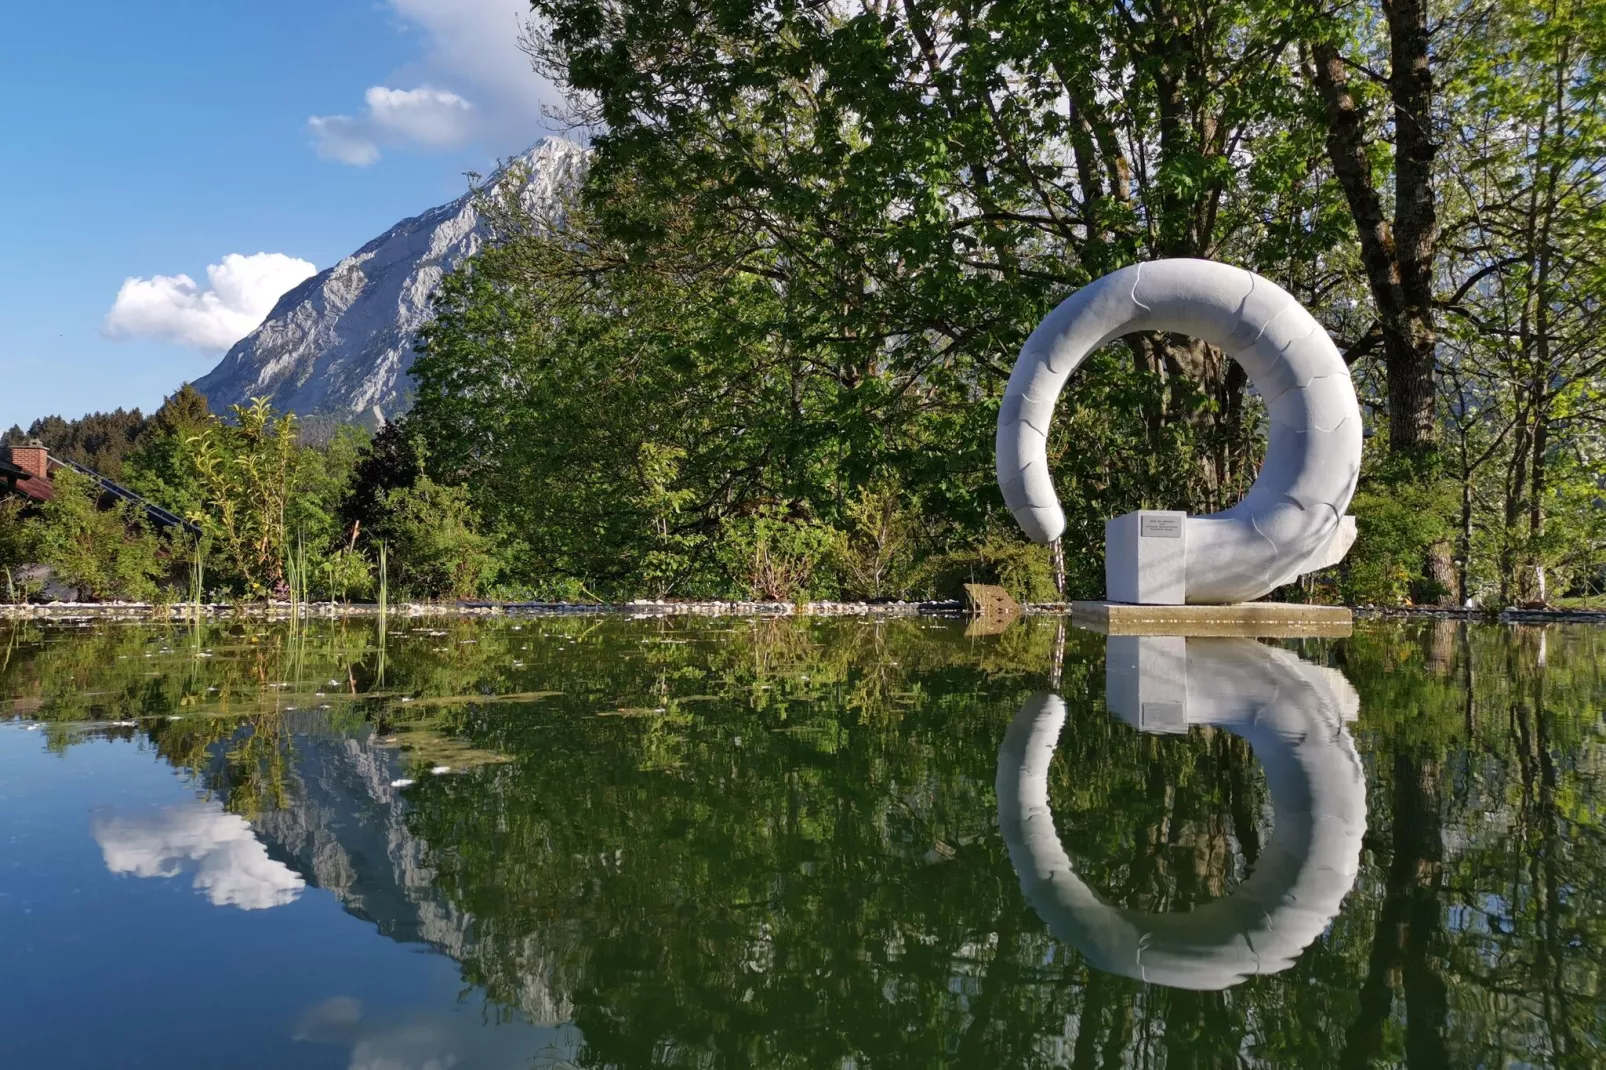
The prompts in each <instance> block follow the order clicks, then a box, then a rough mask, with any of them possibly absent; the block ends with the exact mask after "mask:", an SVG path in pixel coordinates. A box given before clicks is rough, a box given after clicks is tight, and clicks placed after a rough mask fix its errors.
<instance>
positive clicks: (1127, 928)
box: [996, 636, 1366, 990]
mask: <svg viewBox="0 0 1606 1070" xmlns="http://www.w3.org/2000/svg"><path fill="white" fill-rule="evenodd" d="M1109 644H1110V645H1109V657H1108V661H1107V668H1106V675H1107V680H1108V687H1107V692H1108V704H1109V706H1110V709H1111V710H1112V711H1114V712H1116V713H1117V714H1118V715H1119V716H1121V718H1122V719H1123V720H1126V721H1128V722H1130V723H1133V724H1135V725H1137V726H1138V727H1140V728H1141V730H1143V731H1146V732H1182V731H1186V730H1187V728H1188V726H1190V725H1207V724H1208V725H1217V726H1219V727H1221V728H1225V729H1226V730H1227V731H1229V732H1231V733H1233V734H1234V735H1237V736H1241V737H1242V738H1243V739H1245V740H1247V741H1248V742H1249V745H1250V746H1251V747H1252V748H1253V749H1254V753H1255V758H1256V759H1257V760H1258V761H1259V762H1260V764H1261V767H1262V768H1263V769H1264V770H1265V772H1266V783H1267V786H1268V787H1269V788H1270V791H1271V804H1272V810H1273V813H1274V815H1275V816H1274V820H1273V828H1272V834H1271V839H1270V840H1269V841H1267V843H1266V844H1265V846H1264V847H1263V848H1262V850H1261V854H1260V857H1259V858H1258V859H1257V860H1256V861H1255V863H1254V866H1253V868H1252V870H1251V872H1250V875H1249V877H1248V878H1247V879H1246V880H1244V881H1243V883H1241V884H1239V885H1238V887H1237V888H1235V889H1233V891H1232V892H1231V894H1229V895H1227V896H1226V897H1225V898H1222V899H1218V900H1215V901H1214V902H1211V903H1207V904H1205V905H1204V906H1202V907H1199V908H1198V909H1196V910H1191V911H1186V912H1178V913H1172V914H1145V913H1143V912H1141V911H1133V910H1125V909H1122V908H1120V907H1115V906H1112V905H1110V904H1108V903H1105V902H1104V901H1103V900H1101V899H1100V898H1099V897H1098V895H1097V894H1096V893H1095V892H1094V891H1093V890H1092V889H1091V888H1089V887H1088V886H1087V885H1086V884H1085V883H1083V882H1082V880H1081V879H1080V878H1079V877H1078V876H1077V875H1076V871H1075V868H1074V865H1073V863H1072V861H1071V858H1070V856H1069V855H1068V854H1066V851H1065V848H1064V846H1063V845H1062V844H1061V843H1060V838H1059V832H1058V830H1057V829H1056V828H1055V826H1054V817H1053V814H1052V813H1051V812H1050V810H1049V799H1048V769H1049V762H1050V761H1051V760H1052V759H1053V757H1054V747H1055V744H1056V743H1057V742H1058V740H1059V735H1060V730H1061V728H1062V727H1063V726H1064V724H1065V703H1064V701H1063V700H1062V699H1061V698H1060V697H1059V696H1058V695H1055V694H1052V693H1049V692H1039V693H1037V694H1035V695H1032V696H1031V697H1030V698H1028V699H1027V700H1026V703H1025V705H1023V706H1022V707H1021V711H1020V713H1019V714H1018V715H1017V716H1016V718H1015V721H1014V723H1013V724H1011V725H1010V727H1009V730H1008V732H1007V733H1006V734H1005V736H1004V743H1003V745H1002V746H1001V747H1000V748H999V751H998V777H997V782H996V786H997V790H998V825H999V830H1000V832H1001V833H1002V835H1003V838H1004V844H1005V846H1006V847H1007V848H1008V850H1009V858H1010V861H1011V863H1012V864H1013V865H1014V867H1015V873H1016V875H1017V876H1018V877H1019V878H1020V884H1021V890H1022V891H1023V892H1025V893H1026V897H1027V899H1028V900H1029V901H1030V902H1031V904H1032V907H1033V908H1034V909H1035V910H1036V911H1037V913H1038V915H1039V916H1040V917H1042V919H1043V920H1044V921H1045V922H1047V924H1048V927H1049V930H1050V931H1051V932H1052V933H1053V934H1054V936H1055V937H1056V938H1058V939H1060V940H1063V941H1065V942H1066V943H1068V944H1072V945H1074V946H1075V947H1076V948H1077V949H1078V950H1080V951H1081V952H1082V954H1083V955H1084V956H1086V958H1087V960H1088V961H1089V963H1091V964H1092V965H1094V966H1096V967H1098V968H1099V969H1101V970H1105V971H1107V972H1110V973H1116V974H1120V975H1122V976H1125V977H1132V978H1136V979H1138V980H1141V981H1148V982H1152V983H1155V984H1163V985H1169V986H1171V987H1173V988H1191V989H1199V990H1217V989H1223V988H1227V987H1230V986H1232V985H1235V984H1237V983H1239V982H1240V981H1243V980H1245V979H1246V978H1248V977H1251V976H1253V975H1256V974H1271V973H1277V972H1279V971H1281V970H1285V969H1287V968H1288V967H1289V966H1291V965H1293V963H1294V960H1295V959H1297V958H1298V957H1299V955H1300V953H1301V952H1302V951H1304V949H1305V948H1306V947H1307V946H1309V945H1310V943H1311V941H1313V940H1315V939H1316V938H1317V937H1318V936H1320V935H1321V933H1322V932H1323V930H1325V929H1326V928H1327V925H1328V923H1329V922H1330V921H1332V919H1333V918H1334V917H1335V916H1336V915H1337V914H1338V909H1339V905H1340V904H1341V903H1342V902H1343V899H1344V896H1345V895H1347V894H1348V893H1349V890H1350V888H1351V887H1353V886H1354V884H1355V877H1356V873H1357V871H1358V868H1359V864H1360V853H1361V837H1362V836H1363V835H1364V834H1365V832H1366V784H1365V780H1364V779H1363V773H1362V769H1361V762H1360V758H1359V756H1358V755H1357V754H1356V753H1355V745H1354V742H1353V741H1352V740H1351V739H1350V735H1349V730H1348V729H1347V728H1346V727H1345V722H1347V721H1351V720H1354V718H1355V715H1356V712H1357V711H1358V709H1359V705H1360V702H1359V699H1358V698H1357V697H1356V695H1355V692H1354V690H1353V689H1352V688H1351V687H1350V685H1349V682H1348V681H1347V680H1345V679H1344V678H1343V676H1342V675H1341V674H1339V673H1338V672H1337V671H1336V670H1333V669H1328V668H1325V667H1323V666H1319V665H1312V664H1310V663H1308V662H1304V661H1301V660H1300V659H1299V658H1298V657H1297V656H1296V655H1295V654H1293V652H1291V651H1288V650H1282V649H1279V648H1276V647H1269V646H1264V645H1262V644H1260V643H1257V642H1255V641H1254V640H1252V639H1198V638H1193V639H1183V638H1182V637H1180V636H1141V637H1140V636H1111V637H1110V640H1109Z"/></svg>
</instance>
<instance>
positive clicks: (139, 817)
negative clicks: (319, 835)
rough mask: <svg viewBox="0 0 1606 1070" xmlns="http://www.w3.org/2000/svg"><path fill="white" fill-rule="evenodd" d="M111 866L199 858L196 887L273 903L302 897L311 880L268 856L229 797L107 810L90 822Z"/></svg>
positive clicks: (221, 896) (146, 873)
mask: <svg viewBox="0 0 1606 1070" xmlns="http://www.w3.org/2000/svg"><path fill="white" fill-rule="evenodd" d="M90 831H91V832H92V833H93V834H94V837H95V842H96V843H98V844H99V845H100V850H101V854H102V856H103V857H104V858H105V860H106V868H107V869H109V870H110V871H111V872H113V873H132V874H133V875H134V876H136V877H177V876H179V875H180V874H181V873H183V872H185V871H186V870H187V869H189V868H190V866H191V865H192V864H193V867H194V871H195V882H194V884H195V888H196V889H197V890H198V891H201V892H204V893H205V894H206V897H207V899H209V900H211V902H212V903H213V905H215V906H234V907H239V908H240V909H241V910H266V909H268V908H270V907H278V906H284V905H285V904H286V903H291V902H294V901H295V899H296V897H297V896H299V895H300V894H301V890H302V889H303V888H305V887H306V881H304V880H302V878H301V877H300V876H299V875H297V874H296V873H295V872H294V871H293V870H291V869H290V867H288V866H286V865H285V864H284V863H283V862H278V861H275V860H274V859H272V858H269V857H268V851H267V848H265V847H264V846H263V845H262V843H261V842H260V841H258V840H257V838H256V836H255V835H253V833H252V831H251V825H250V822H248V821H246V820H245V819H244V818H242V817H240V816H239V815H237V814H231V813H228V812H226V811H225V810H224V809H223V807H222V805H221V804H219V803H217V802H213V801H209V800H200V799H194V800H190V801H189V802H186V803H181V804H179V805H177V806H168V807H163V808H161V809H154V810H144V811H135V812H131V813H116V812H105V811H103V812H101V813H99V814H96V815H95V817H94V818H93V820H92V821H91V822H90Z"/></svg>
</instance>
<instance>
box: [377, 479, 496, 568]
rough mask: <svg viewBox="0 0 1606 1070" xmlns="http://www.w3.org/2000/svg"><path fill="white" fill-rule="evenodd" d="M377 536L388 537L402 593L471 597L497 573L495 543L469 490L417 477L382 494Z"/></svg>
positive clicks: (387, 540)
mask: <svg viewBox="0 0 1606 1070" xmlns="http://www.w3.org/2000/svg"><path fill="white" fill-rule="evenodd" d="M381 500H382V508H381V509H380V511H379V515H378V516H377V518H376V520H375V528H376V530H375V532H374V535H375V536H376V537H377V538H381V539H384V540H386V542H387V544H388V548H389V555H390V560H391V569H392V573H391V574H392V575H393V576H394V577H395V578H396V581H397V587H398V589H400V590H401V591H402V592H404V593H407V594H411V595H414V596H423V597H448V598H472V597H473V596H474V595H476V594H478V593H479V592H480V591H481V590H482V589H483V588H484V587H485V586H486V585H487V584H488V583H489V582H490V580H491V577H492V576H493V575H494V574H495V572H496V566H497V554H496V544H495V542H494V541H493V540H492V539H491V538H490V537H489V536H487V535H485V534H483V533H482V532H481V530H480V517H479V513H478V512H477V511H476V510H475V509H474V506H473V505H472V504H470V502H469V499H468V489H467V488H466V487H462V486H453V485H449V484H444V483H437V482H435V481H434V480H432V479H430V478H429V477H428V476H420V477H418V480H417V482H415V483H414V484H413V485H412V486H410V487H398V488H396V489H394V490H389V491H384V492H382V494H381Z"/></svg>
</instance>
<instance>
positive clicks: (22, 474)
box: [0, 459, 56, 502]
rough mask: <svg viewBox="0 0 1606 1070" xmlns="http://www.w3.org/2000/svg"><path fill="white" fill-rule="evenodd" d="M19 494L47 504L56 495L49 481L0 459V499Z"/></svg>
mask: <svg viewBox="0 0 1606 1070" xmlns="http://www.w3.org/2000/svg"><path fill="white" fill-rule="evenodd" d="M11 494H20V495H22V496H23V497H24V498H30V499H32V500H33V501H36V502H48V501H49V500H50V499H51V498H53V497H55V495H56V488H55V487H53V486H51V484H50V480H48V479H44V478H41V477H39V476H36V475H33V474H31V473H30V472H28V470H27V469H25V468H19V467H18V466H16V465H14V464H12V463H11V462H10V461H7V460H4V459H0V497H3V496H8V495H11Z"/></svg>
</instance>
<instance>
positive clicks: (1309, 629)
mask: <svg viewBox="0 0 1606 1070" xmlns="http://www.w3.org/2000/svg"><path fill="white" fill-rule="evenodd" d="M1071 623H1072V624H1074V625H1076V626H1077V627H1078V628H1086V629H1087V630H1088V631H1093V632H1098V633H1099V634H1101V635H1239V636H1249V637H1256V636H1259V637H1264V638H1268V639H1277V638H1285V637H1289V638H1297V637H1300V636H1316V637H1333V638H1342V637H1344V636H1346V635H1349V634H1350V632H1351V631H1352V630H1353V629H1354V625H1355V614H1354V613H1352V612H1350V610H1349V609H1348V608H1347V607H1345V606H1310V605H1297V604H1293V603H1288V602H1238V603H1235V604H1233V605H1226V606H1153V605H1135V604H1132V603H1128V602H1072V603H1071Z"/></svg>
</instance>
